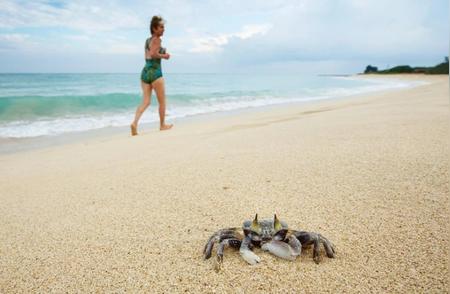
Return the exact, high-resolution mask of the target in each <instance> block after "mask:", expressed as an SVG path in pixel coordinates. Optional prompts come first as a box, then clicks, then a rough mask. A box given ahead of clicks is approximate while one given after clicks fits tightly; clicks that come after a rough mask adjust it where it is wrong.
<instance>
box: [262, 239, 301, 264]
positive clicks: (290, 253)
mask: <svg viewBox="0 0 450 294" xmlns="http://www.w3.org/2000/svg"><path fill="white" fill-rule="evenodd" d="M301 248H302V246H301V244H300V242H299V241H298V240H297V239H296V238H295V237H294V236H291V237H290V238H289V243H286V242H283V241H277V240H272V241H270V242H267V243H264V244H263V245H262V246H261V249H262V250H264V251H269V252H270V253H272V254H273V255H275V256H278V257H280V258H283V259H287V260H291V261H294V260H295V259H296V258H297V256H299V255H300V253H301Z"/></svg>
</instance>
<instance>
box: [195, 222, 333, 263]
mask: <svg viewBox="0 0 450 294" xmlns="http://www.w3.org/2000/svg"><path fill="white" fill-rule="evenodd" d="M215 243H217V244H218V248H217V263H216V270H219V269H220V268H221V265H222V263H223V252H224V249H225V247H227V246H229V247H232V248H235V249H239V253H240V254H241V257H242V258H243V259H244V260H245V261H246V262H247V263H249V264H251V265H255V264H257V263H259V262H260V261H261V258H260V257H259V256H258V255H256V254H255V253H254V252H253V251H252V249H253V248H254V247H259V248H261V249H262V250H263V251H268V252H270V253H271V254H273V255H275V256H277V257H280V258H283V259H287V260H291V261H294V260H295V259H296V258H297V256H299V255H300V254H301V251H302V247H303V248H306V247H308V246H310V245H314V249H313V260H314V261H315V263H317V264H318V263H319V262H320V260H321V258H320V254H319V250H320V245H321V244H322V245H323V247H324V248H325V252H326V255H327V256H328V257H329V258H334V256H335V249H334V245H333V244H332V243H331V242H330V241H329V240H328V239H327V238H325V237H324V236H322V235H321V234H319V233H314V232H305V231H295V230H291V229H289V228H288V225H287V224H286V222H284V221H282V220H279V219H278V218H277V215H276V214H275V215H274V217H273V219H264V220H261V221H258V214H256V215H255V218H254V219H253V221H250V220H246V221H244V223H243V225H242V228H227V229H221V230H219V231H217V232H215V233H214V234H213V235H212V236H211V237H210V238H209V240H208V242H207V243H206V245H205V248H204V249H203V254H204V258H205V259H209V258H210V257H211V253H212V250H213V247H214V244H215Z"/></svg>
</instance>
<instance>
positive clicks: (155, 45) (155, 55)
mask: <svg viewBox="0 0 450 294" xmlns="http://www.w3.org/2000/svg"><path fill="white" fill-rule="evenodd" d="M150 33H151V35H152V36H151V37H150V38H148V39H147V40H146V41H145V66H144V68H143V69H142V72H141V87H142V92H143V97H142V103H141V105H139V106H138V108H137V109H136V115H135V117H134V121H133V123H132V124H131V135H132V136H135V135H137V134H138V133H137V127H138V122H139V119H140V118H141V115H142V113H144V111H145V109H147V107H148V106H149V105H150V102H151V95H152V90H153V89H155V92H156V97H157V98H158V104H159V129H160V130H161V131H164V130H168V129H170V128H171V127H172V126H173V125H172V124H166V123H165V117H166V94H165V89H164V78H163V76H162V71H161V59H162V58H164V59H169V58H170V54H169V53H166V50H165V48H162V47H161V36H162V35H163V34H164V20H163V19H162V18H161V17H160V16H156V15H155V16H153V18H152V20H151V22H150Z"/></svg>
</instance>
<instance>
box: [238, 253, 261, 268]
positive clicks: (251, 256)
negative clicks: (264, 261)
mask: <svg viewBox="0 0 450 294" xmlns="http://www.w3.org/2000/svg"><path fill="white" fill-rule="evenodd" d="M240 253H241V256H242V258H243V259H244V260H245V261H246V262H247V263H249V264H251V265H255V264H257V263H259V262H261V258H260V257H259V256H258V255H256V254H255V253H253V251H250V250H240Z"/></svg>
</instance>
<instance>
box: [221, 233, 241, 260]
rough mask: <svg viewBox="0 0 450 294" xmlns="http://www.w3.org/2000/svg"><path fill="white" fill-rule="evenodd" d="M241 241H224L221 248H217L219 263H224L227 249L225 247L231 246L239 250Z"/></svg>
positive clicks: (234, 239)
mask: <svg viewBox="0 0 450 294" xmlns="http://www.w3.org/2000/svg"><path fill="white" fill-rule="evenodd" d="M241 242H242V241H241V240H239V239H236V238H231V239H224V240H222V241H221V242H220V243H219V246H218V247H217V261H218V262H222V261H223V251H224V249H225V246H230V247H233V248H237V249H238V248H239V247H240V246H241Z"/></svg>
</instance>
